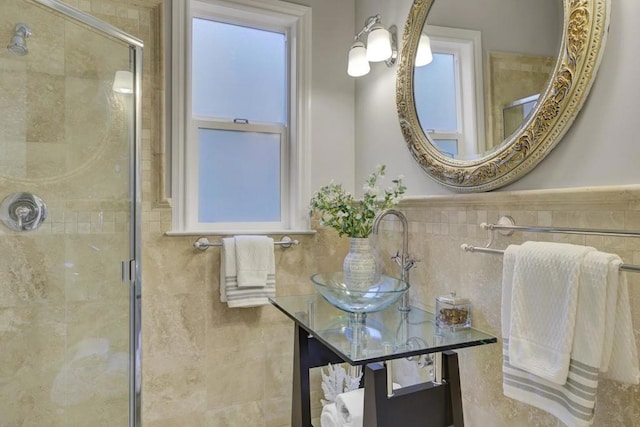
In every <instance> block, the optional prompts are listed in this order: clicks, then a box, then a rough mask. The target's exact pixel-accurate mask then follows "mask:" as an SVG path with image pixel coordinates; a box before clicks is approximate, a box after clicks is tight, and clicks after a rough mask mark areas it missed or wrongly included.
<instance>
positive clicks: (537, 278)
mask: <svg viewBox="0 0 640 427" xmlns="http://www.w3.org/2000/svg"><path fill="white" fill-rule="evenodd" d="M592 251H595V249H594V248H591V247H586V246H578V245H570V244H566V243H552V242H525V243H524V244H523V245H522V246H521V247H520V249H519V250H518V252H517V254H516V258H515V264H514V269H513V277H512V281H513V283H512V295H511V310H512V311H511V329H510V333H509V360H510V361H511V365H513V366H514V367H516V368H520V369H523V370H525V371H527V372H529V373H532V374H534V375H537V376H539V377H540V378H544V379H546V380H548V381H551V382H554V383H556V384H560V385H562V384H564V383H565V382H566V380H567V374H568V372H569V358H570V356H571V343H572V342H573V334H574V326H575V320H576V307H577V302H578V287H579V285H580V280H581V274H580V273H581V268H582V263H583V260H584V257H585V256H586V255H587V254H588V253H589V252H592Z"/></svg>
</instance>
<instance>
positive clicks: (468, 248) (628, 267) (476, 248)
mask: <svg viewBox="0 0 640 427" xmlns="http://www.w3.org/2000/svg"><path fill="white" fill-rule="evenodd" d="M460 248H461V249H462V250H463V251H465V252H482V253H485V254H491V255H504V251H503V250H501V249H491V248H483V247H482V246H472V245H468V244H466V243H463V244H462V245H460ZM620 270H621V271H632V272H635V273H640V265H634V264H622V265H620Z"/></svg>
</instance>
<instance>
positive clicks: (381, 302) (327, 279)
mask: <svg viewBox="0 0 640 427" xmlns="http://www.w3.org/2000/svg"><path fill="white" fill-rule="evenodd" d="M311 281H312V282H313V284H314V285H315V287H316V289H317V290H318V292H319V293H320V295H322V297H323V298H324V299H325V300H327V301H328V302H329V304H331V305H333V306H334V307H336V308H339V309H340V310H342V311H346V312H348V313H373V312H376V311H380V310H384V309H385V308H387V307H389V306H391V305H393V304H394V303H395V302H396V301H398V300H399V299H400V298H401V297H402V295H403V294H404V293H405V292H406V291H407V290H408V289H409V284H408V283H406V282H403V281H402V280H400V279H396V278H394V277H389V276H384V275H381V276H380V279H379V280H378V281H377V282H375V283H372V284H371V285H370V286H369V287H368V288H367V289H358V290H352V289H349V288H348V287H347V285H346V283H345V281H344V275H343V274H342V272H339V273H318V274H314V275H313V276H311Z"/></svg>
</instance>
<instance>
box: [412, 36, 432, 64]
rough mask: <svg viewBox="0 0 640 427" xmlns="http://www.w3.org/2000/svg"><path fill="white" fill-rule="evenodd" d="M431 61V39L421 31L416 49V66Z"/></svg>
mask: <svg viewBox="0 0 640 427" xmlns="http://www.w3.org/2000/svg"><path fill="white" fill-rule="evenodd" d="M431 61H433V53H432V52H431V40H430V39H429V36H428V35H426V34H424V33H422V35H421V36H420V40H419V41H418V51H417V52H416V62H415V64H414V65H415V66H416V67H422V66H423V65H427V64H430V63H431Z"/></svg>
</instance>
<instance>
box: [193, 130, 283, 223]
mask: <svg viewBox="0 0 640 427" xmlns="http://www.w3.org/2000/svg"><path fill="white" fill-rule="evenodd" d="M198 140H199V149H198V155H199V178H198V186H199V187H198V188H199V194H198V196H199V208H198V217H199V221H200V222H262V221H264V222H273V221H280V135H279V134H267V133H257V132H236V131H226V130H214V129H199V130H198Z"/></svg>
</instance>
